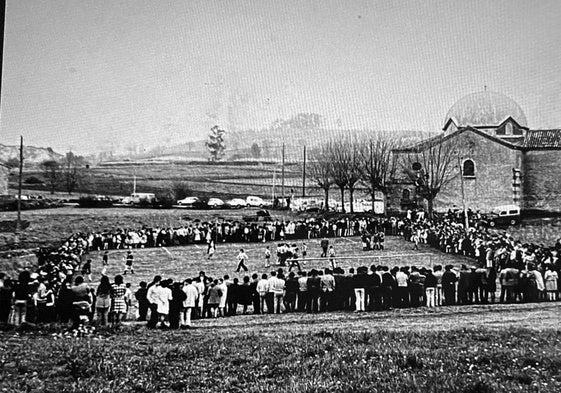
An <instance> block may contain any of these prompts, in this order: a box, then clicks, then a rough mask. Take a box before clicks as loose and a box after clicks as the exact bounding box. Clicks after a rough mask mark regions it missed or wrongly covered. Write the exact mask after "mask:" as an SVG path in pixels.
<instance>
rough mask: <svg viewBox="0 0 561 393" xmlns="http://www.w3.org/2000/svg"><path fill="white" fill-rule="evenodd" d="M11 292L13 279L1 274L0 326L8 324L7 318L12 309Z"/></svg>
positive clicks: (12, 290) (12, 291)
mask: <svg viewBox="0 0 561 393" xmlns="http://www.w3.org/2000/svg"><path fill="white" fill-rule="evenodd" d="M2 274H3V273H2ZM13 293H14V284H13V281H12V280H10V279H9V278H8V277H6V276H3V279H2V285H0V326H5V325H7V324H8V319H9V317H10V312H11V310H12V296H13Z"/></svg>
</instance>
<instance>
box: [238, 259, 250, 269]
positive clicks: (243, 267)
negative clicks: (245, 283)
mask: <svg viewBox="0 0 561 393" xmlns="http://www.w3.org/2000/svg"><path fill="white" fill-rule="evenodd" d="M240 269H243V270H244V272H247V266H246V265H245V261H244V260H243V259H242V260H241V261H240V263H238V268H237V269H236V272H239V271H240Z"/></svg>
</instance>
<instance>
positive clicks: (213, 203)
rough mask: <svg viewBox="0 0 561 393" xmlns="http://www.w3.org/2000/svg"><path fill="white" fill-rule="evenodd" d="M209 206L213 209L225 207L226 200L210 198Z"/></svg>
mask: <svg viewBox="0 0 561 393" xmlns="http://www.w3.org/2000/svg"><path fill="white" fill-rule="evenodd" d="M207 206H208V207H209V208H211V209H220V208H222V207H224V201H223V200H222V199H219V198H210V199H209V200H208V202H207Z"/></svg>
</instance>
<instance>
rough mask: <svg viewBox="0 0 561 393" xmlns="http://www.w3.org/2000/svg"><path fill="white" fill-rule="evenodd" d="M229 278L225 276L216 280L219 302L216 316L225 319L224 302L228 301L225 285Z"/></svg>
mask: <svg viewBox="0 0 561 393" xmlns="http://www.w3.org/2000/svg"><path fill="white" fill-rule="evenodd" d="M228 279H229V277H228V276H227V275H226V276H224V279H222V278H220V279H219V280H218V286H219V287H220V292H221V295H220V301H219V302H218V314H219V315H220V316H221V317H225V316H226V302H227V300H228V286H227V285H226V280H228Z"/></svg>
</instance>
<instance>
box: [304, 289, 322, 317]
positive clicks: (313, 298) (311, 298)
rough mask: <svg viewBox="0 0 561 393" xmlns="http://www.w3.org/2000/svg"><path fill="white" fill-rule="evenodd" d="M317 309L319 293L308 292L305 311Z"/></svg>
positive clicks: (316, 310)
mask: <svg viewBox="0 0 561 393" xmlns="http://www.w3.org/2000/svg"><path fill="white" fill-rule="evenodd" d="M318 311H319V293H317V292H308V304H307V305H306V312H318Z"/></svg>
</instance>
